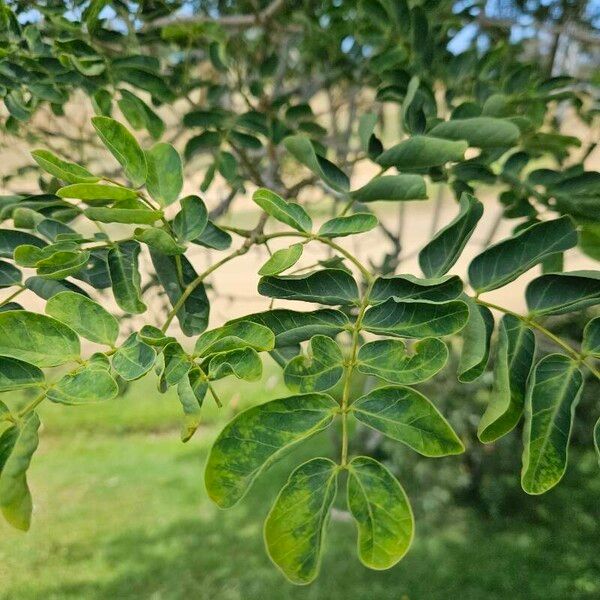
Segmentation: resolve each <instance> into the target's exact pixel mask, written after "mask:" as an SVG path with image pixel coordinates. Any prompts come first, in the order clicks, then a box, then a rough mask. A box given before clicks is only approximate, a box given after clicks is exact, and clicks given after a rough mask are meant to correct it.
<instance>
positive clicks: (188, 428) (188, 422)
mask: <svg viewBox="0 0 600 600" xmlns="http://www.w3.org/2000/svg"><path fill="white" fill-rule="evenodd" d="M207 390H208V384H207V383H206V381H205V380H204V378H203V376H202V373H201V371H200V369H198V368H193V369H191V370H190V371H189V372H188V373H187V374H186V376H185V377H183V378H182V379H181V381H180V382H179V383H178V384H177V396H178V397H179V402H181V407H182V409H183V414H184V422H183V426H182V428H181V441H182V442H187V441H188V440H189V439H190V438H191V437H192V436H193V435H194V433H195V431H196V429H198V426H199V425H200V415H201V410H200V409H201V408H202V404H203V402H204V397H205V396H206V392H207Z"/></svg>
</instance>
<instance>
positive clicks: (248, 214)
mask: <svg viewBox="0 0 600 600" xmlns="http://www.w3.org/2000/svg"><path fill="white" fill-rule="evenodd" d="M89 116H90V115H89V114H88V112H87V110H84V109H83V108H82V104H78V111H76V112H75V113H73V118H72V119H71V120H69V121H67V122H65V121H61V123H62V126H63V127H64V132H65V133H67V134H68V135H76V133H77V131H78V130H79V129H80V128H84V127H85V123H89ZM44 118H45V117H44V116H43V115H40V116H39V117H38V119H40V120H41V125H42V126H44V125H45V122H44V121H43V119H44ZM166 120H167V122H171V121H173V119H172V118H171V119H169V118H167V119H166ZM173 122H174V121H173ZM39 124H40V123H38V125H39ZM61 131H62V130H61ZM563 132H564V133H566V134H573V135H577V136H579V137H581V138H583V139H584V147H585V140H590V139H592V138H593V136H594V135H595V133H594V132H592V131H590V130H589V129H587V128H585V127H584V126H583V125H582V124H581V122H579V121H576V120H575V119H572V118H571V119H567V121H566V122H565V126H564V131H563ZM165 137H166V139H169V135H167V136H165ZM49 140H50V141H49V142H48V143H49V144H53V145H54V146H56V145H59V146H60V143H61V142H60V140H58V141H56V140H54V139H52V138H49ZM181 142H182V140H181V139H180V140H178V142H177V143H176V145H177V146H178V147H182V143H181ZM40 145H41V144H40V142H39V141H38V142H36V141H32V140H29V141H23V140H15V139H14V138H12V137H9V136H6V135H5V134H2V133H1V132H0V174H2V173H8V172H10V171H11V170H12V169H14V167H15V166H20V165H24V164H31V161H30V158H29V156H28V151H29V150H30V149H32V148H35V147H39V146H40ZM86 159H87V160H86ZM84 160H86V162H87V164H88V165H89V164H90V163H92V164H93V163H100V164H102V165H110V166H108V167H106V168H109V169H113V168H114V167H115V166H116V163H114V161H112V159H111V158H109V159H107V157H106V155H105V153H103V152H102V151H101V150H95V149H92V150H87V151H84ZM108 161H110V162H108ZM586 167H587V168H588V169H598V168H600V149H597V150H596V151H595V152H594V153H593V154H592V155H591V156H590V157H589V159H588V161H587V163H586ZM98 172H100V169H98ZM203 174H204V168H203V165H202V164H198V165H194V166H193V172H188V173H187V174H186V175H187V179H186V184H185V188H184V193H197V191H198V186H199V182H200V181H201V180H202V177H203ZM374 174H375V169H374V168H373V167H372V165H369V164H364V163H360V164H358V165H357V166H356V167H355V169H354V175H353V178H352V188H353V189H354V188H356V187H359V186H360V185H362V184H364V183H365V182H366V181H368V180H369V179H370V177H372V176H373V175H374ZM20 185H21V187H19V188H18V189H23V190H24V191H29V192H35V191H36V184H35V181H34V180H32V179H30V180H29V181H25V183H22V184H20ZM15 187H16V186H15V184H14V183H11V184H10V185H9V186H7V187H6V188H5V189H2V188H1V186H0V194H6V193H11V192H14V190H15ZM248 192H249V193H248V194H247V196H246V197H243V198H241V197H239V198H237V199H236V201H235V205H234V210H233V215H232V217H231V218H227V219H226V220H225V221H223V222H225V223H230V224H231V223H235V224H236V225H238V226H240V227H247V228H251V227H253V225H254V224H255V223H256V220H257V219H258V216H259V212H258V211H257V210H255V208H256V207H255V205H254V204H253V203H252V201H251V199H250V194H251V192H252V189H249V191H248ZM317 193H318V192H317ZM224 194H225V192H224V190H223V189H222V188H221V189H219V187H218V186H214V189H212V188H211V190H210V191H209V193H208V194H205V195H204V196H203V197H204V199H205V201H206V203H207V205H208V206H209V208H210V207H212V206H215V205H216V204H217V203H218V201H219V200H220V199H221V198H222V197H223V196H224ZM429 196H430V198H435V196H436V190H435V189H431V190H430V193H429ZM496 196H497V190H496V189H495V188H490V187H484V188H482V189H481V190H480V191H479V192H478V197H479V198H480V199H481V200H482V201H483V202H484V204H485V213H484V216H483V218H482V219H481V221H480V223H479V225H478V228H477V230H476V232H475V234H474V236H473V238H472V239H471V241H470V242H469V243H468V244H467V247H466V248H465V251H464V252H463V255H462V257H461V258H460V260H459V261H458V262H457V264H456V265H455V266H454V267H453V268H452V269H451V273H455V274H457V275H460V276H461V277H465V275H466V271H467V266H468V264H469V262H470V260H471V259H472V258H473V256H475V255H476V254H477V253H479V252H480V251H481V250H482V243H483V241H484V240H485V239H486V238H487V236H488V233H489V231H490V229H491V228H492V226H493V224H494V222H495V221H496V218H497V216H498V213H499V211H500V205H499V203H498V202H497V201H496ZM309 201H310V202H311V203H312V202H316V204H317V205H320V204H321V202H322V201H321V200H319V198H318V197H314V196H313V197H310V198H309ZM434 205H435V203H434V202H433V201H431V200H430V201H422V202H407V203H404V207H405V208H404V217H403V221H404V226H403V229H402V242H403V248H404V251H403V255H404V256H406V258H405V259H404V260H403V261H402V263H401V265H400V268H399V269H398V273H413V274H415V275H421V273H420V270H419V267H418V260H417V255H416V254H417V251H418V249H419V248H421V247H422V246H423V245H424V244H425V243H427V241H428V240H429V239H430V237H431V222H432V215H433V211H434ZM371 207H372V208H373V209H374V210H375V212H376V213H377V215H378V217H379V218H380V220H381V221H382V222H383V223H384V224H385V225H386V226H387V227H388V228H389V229H391V230H392V231H397V230H398V211H399V208H398V204H396V203H384V202H379V203H375V204H372V205H371ZM456 212H457V209H456V203H455V201H454V200H453V198H452V197H451V195H450V193H449V192H446V193H445V196H444V198H443V201H442V205H441V213H440V216H439V221H438V227H437V228H438V229H439V228H441V227H443V226H444V225H445V224H447V223H448V222H449V221H450V220H451V219H452V218H453V217H454V216H455V214H456ZM325 218H326V217H325V216H323V217H321V218H318V219H315V229H316V228H318V226H319V224H320V222H322V221H323V220H325ZM271 221H273V219H271ZM516 223H517V221H505V222H503V223H502V224H501V226H500V227H499V228H498V230H497V232H496V235H495V238H494V240H495V241H498V240H499V239H501V238H503V237H505V236H509V235H510V234H511V229H512V228H513V227H514V226H515V225H516ZM278 228H279V226H278V224H277V223H273V222H270V223H269V226H268V227H267V229H268V230H276V229H278ZM127 231H128V228H127V227H117V228H114V232H115V238H118V237H124V236H126V235H127ZM294 241H296V240H293V239H291V238H286V239H277V240H273V241H272V242H271V243H270V247H271V250H276V249H278V248H281V247H284V246H286V245H289V244H291V243H293V242H294ZM339 242H340V244H341V245H342V246H344V247H345V248H347V249H348V250H350V251H351V252H353V253H354V254H356V256H357V257H358V258H360V260H362V261H364V262H368V261H369V260H373V261H374V262H375V263H379V262H380V260H381V257H382V256H383V254H384V253H385V252H386V251H388V250H389V249H390V248H389V243H388V241H387V240H386V239H385V238H384V237H383V236H382V235H381V234H380V233H379V232H378V230H374V231H372V232H369V233H366V234H362V235H360V236H356V237H354V238H341V239H340V240H339ZM241 243H242V240H241V239H239V238H237V239H236V238H235V237H234V243H233V246H232V248H235V247H237V246H238V245H240V244H241ZM224 255H225V253H223V252H216V251H208V250H205V249H202V248H199V247H192V248H191V250H190V252H189V255H188V257H189V258H190V260H191V261H192V263H193V264H194V266H195V267H196V270H197V271H198V272H201V271H202V270H204V269H205V268H206V267H208V266H210V264H211V263H212V262H214V261H216V260H219V259H220V258H222V257H223V256H224ZM328 256H330V254H329V249H328V248H326V247H323V246H321V245H320V244H318V243H316V242H315V243H311V244H310V245H308V246H306V247H305V249H304V254H303V257H302V259H301V261H300V262H299V263H298V265H297V267H300V266H305V265H309V264H313V263H315V262H316V261H317V260H319V259H321V258H326V257H328ZM267 258H268V254H267V252H266V250H265V249H264V248H255V249H253V250H252V251H250V252H249V253H248V254H246V255H245V256H242V257H239V258H237V259H235V260H233V261H231V262H229V263H228V264H226V265H225V266H223V267H222V268H221V269H219V270H218V271H217V272H216V273H214V274H213V275H211V277H210V279H209V282H210V284H212V286H213V288H214V289H213V290H212V291H210V292H209V294H210V296H211V301H212V313H211V326H218V325H219V324H221V323H223V322H224V321H226V320H228V319H231V318H234V317H238V316H242V315H244V314H248V313H252V312H258V311H262V310H267V309H268V308H269V303H270V300H269V299H267V298H264V297H262V296H260V295H258V293H257V291H256V286H257V282H258V279H259V277H258V275H257V271H258V269H259V268H260V266H261V265H262V264H263V263H264V262H265V260H266V259H267ZM148 267H149V260H148V259H147V258H146V259H143V260H142V274H143V277H144V279H146V278H147V272H148ZM586 268H596V264H595V263H594V262H593V261H592V260H591V259H589V258H588V257H586V256H584V255H582V254H581V253H580V252H578V251H577V250H574V251H571V252H570V253H568V256H567V257H566V263H565V270H578V269H586ZM539 272H540V269H539V267H538V268H534V269H532V270H531V271H530V272H529V273H526V274H525V275H523V276H521V277H520V278H519V279H517V280H516V281H515V282H513V283H511V284H510V285H508V286H506V287H505V288H503V289H501V290H497V291H493V292H490V293H488V294H486V295H485V299H487V300H489V301H491V302H494V303H497V304H500V305H503V306H506V307H507V308H511V309H513V310H517V311H521V310H524V309H525V301H524V295H523V292H524V288H525V286H526V284H527V283H528V282H529V281H530V280H531V279H533V278H534V277H536V276H537V275H538V274H539ZM7 295H8V294H7V293H6V291H3V293H2V296H1V297H6V296H7ZM151 296H152V293H148V295H147V297H146V298H145V300H146V302H147V303H148V306H149V312H148V313H146V315H144V317H143V318H144V321H143V322H154V323H155V324H161V323H162V321H163V320H164V314H161V313H163V310H162V309H161V302H160V300H159V299H158V298H156V297H154V298H153V297H151ZM101 301H102V303H103V304H104V305H105V306H107V308H116V307H115V305H114V301H113V299H112V297H111V295H110V292H107V293H105V294H103V295H102V298H101ZM19 302H21V303H22V304H23V305H24V306H25V307H26V308H28V309H31V310H37V311H43V305H44V303H43V302H42V301H41V300H39V299H37V298H36V297H35V296H33V294H23V295H22V296H20V297H19ZM284 306H285V307H290V308H292V307H294V308H297V309H300V310H310V309H311V305H310V304H307V303H290V302H284V301H276V302H275V307H284ZM116 313H117V314H118V310H116ZM134 326H135V323H131V322H130V323H129V325H128V327H127V328H124V329H129V327H134ZM172 328H173V331H176V329H177V325H176V324H174V325H173V326H172Z"/></svg>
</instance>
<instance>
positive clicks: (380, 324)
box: [363, 300, 469, 338]
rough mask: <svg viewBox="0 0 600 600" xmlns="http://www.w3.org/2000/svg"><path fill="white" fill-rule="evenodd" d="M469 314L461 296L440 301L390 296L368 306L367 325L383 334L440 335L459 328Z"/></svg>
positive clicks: (421, 336)
mask: <svg viewBox="0 0 600 600" xmlns="http://www.w3.org/2000/svg"><path fill="white" fill-rule="evenodd" d="M468 318H469V309H468V307H467V305H466V304H465V303H464V302H462V301H460V300H453V301H451V302H443V303H440V304H434V303H431V302H412V301H410V302H396V301H395V300H387V301H386V302H383V303H381V304H377V305H376V306H373V307H371V308H370V309H369V310H367V312H366V313H365V316H364V319H363V327H364V328H365V329H366V330H367V331H370V332H372V333H378V334H381V335H394V336H398V337H410V338H426V337H440V336H444V335H452V334H453V333H457V332H459V331H460V330H461V329H462V328H463V327H464V326H465V325H466V323H467V320H468Z"/></svg>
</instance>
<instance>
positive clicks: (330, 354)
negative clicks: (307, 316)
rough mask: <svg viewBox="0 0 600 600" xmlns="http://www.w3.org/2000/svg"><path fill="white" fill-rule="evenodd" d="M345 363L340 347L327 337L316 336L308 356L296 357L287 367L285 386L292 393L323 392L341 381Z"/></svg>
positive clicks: (312, 339)
mask: <svg viewBox="0 0 600 600" xmlns="http://www.w3.org/2000/svg"><path fill="white" fill-rule="evenodd" d="M343 363H344V356H343V354H342V351H341V350H340V348H339V346H338V345H337V344H336V343H335V342H334V341H333V340H332V339H331V338H329V337H327V336H325V335H315V336H313V337H312V338H310V351H309V354H308V356H302V355H300V356H296V357H295V358H292V360H290V362H288V364H287V365H286V367H285V369H284V371H283V377H284V380H285V385H287V387H288V388H289V389H290V390H291V391H292V392H300V393H305V392H323V391H325V390H328V389H330V388H332V387H333V386H334V385H335V384H336V383H337V382H338V381H339V380H340V379H341V377H342V374H343V373H344V365H343Z"/></svg>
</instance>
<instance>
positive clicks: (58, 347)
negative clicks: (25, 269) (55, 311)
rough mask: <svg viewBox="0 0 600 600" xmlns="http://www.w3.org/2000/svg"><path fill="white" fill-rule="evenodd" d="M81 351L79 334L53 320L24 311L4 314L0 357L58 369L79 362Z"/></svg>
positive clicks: (2, 316)
mask: <svg viewBox="0 0 600 600" xmlns="http://www.w3.org/2000/svg"><path fill="white" fill-rule="evenodd" d="M79 352H80V347H79V338H78V337H77V334H76V333H75V332H74V331H73V330H72V329H71V328H70V327H67V326H66V325H64V324H63V323H61V322H60V321H57V320H56V319H53V318H52V317H47V316H45V315H39V314H37V313H32V312H26V311H24V310H16V311H7V312H3V313H0V356H10V357H12V358H16V359H18V360H23V361H25V362H28V363H31V364H33V365H36V366H37V367H56V366H58V365H62V364H64V363H67V362H71V361H74V360H77V359H79Z"/></svg>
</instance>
